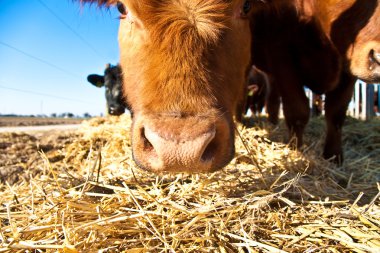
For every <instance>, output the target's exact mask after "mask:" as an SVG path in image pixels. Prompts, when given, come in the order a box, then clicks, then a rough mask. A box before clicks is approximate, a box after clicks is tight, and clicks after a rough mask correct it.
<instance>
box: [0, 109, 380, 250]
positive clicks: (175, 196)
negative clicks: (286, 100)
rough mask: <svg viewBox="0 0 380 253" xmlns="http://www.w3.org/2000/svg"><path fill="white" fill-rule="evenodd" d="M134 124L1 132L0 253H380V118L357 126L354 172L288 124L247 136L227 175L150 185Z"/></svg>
mask: <svg viewBox="0 0 380 253" xmlns="http://www.w3.org/2000/svg"><path fill="white" fill-rule="evenodd" d="M129 125H130V118H129V117H128V116H127V115H124V116H122V117H108V118H94V119H91V120H88V121H84V122H83V123H82V124H81V126H80V128H79V130H77V131H64V132H48V133H44V134H42V133H41V134H37V135H35V134H33V135H31V134H25V133H2V134H0V179H1V184H0V190H1V192H2V194H1V196H0V203H1V206H0V221H1V223H0V252H56V251H59V252H95V251H97V252H134V253H135V252H380V200H379V197H380V185H379V182H380V120H379V119H374V120H371V121H370V122H362V121H357V120H354V119H348V120H347V123H346V126H345V128H344V138H343V139H344V143H345V145H344V150H345V157H346V159H345V163H344V165H343V166H341V167H337V166H336V165H334V164H332V163H330V162H328V161H325V160H323V159H321V152H322V144H323V138H322V137H323V135H324V122H323V120H322V119H321V118H316V119H313V120H312V121H311V122H310V124H309V126H308V129H307V133H306V136H305V142H306V145H305V146H304V147H303V148H302V150H299V151H295V150H291V149H290V148H289V147H288V146H287V145H286V144H284V140H285V139H286V129H285V127H284V125H283V123H282V124H280V126H279V127H276V128H274V127H273V126H269V125H267V124H266V122H265V119H259V120H258V121H255V124H254V125H253V127H252V128H244V127H242V126H238V130H239V134H237V138H236V155H235V158H234V159H233V160H232V162H231V163H230V164H229V165H228V166H227V167H226V168H225V169H223V170H221V171H219V172H215V173H212V174H198V175H187V174H179V175H166V174H165V175H153V174H151V173H147V172H144V171H141V170H140V169H138V168H137V167H136V166H135V164H134V162H133V161H132V154H131V149H130V139H129Z"/></svg>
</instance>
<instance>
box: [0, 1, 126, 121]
mask: <svg viewBox="0 0 380 253" xmlns="http://www.w3.org/2000/svg"><path fill="white" fill-rule="evenodd" d="M0 2H1V7H0V113H1V114H11V113H16V114H23V115H29V114H47V115H50V114H51V113H63V112H72V113H74V114H78V115H83V113H85V112H88V113H90V114H91V115H99V114H100V113H104V112H105V103H106V102H105V98H104V90H103V89H99V88H96V87H94V86H92V85H91V84H90V83H88V82H87V80H86V78H87V75H88V74H92V73H97V74H102V73H103V71H104V68H105V65H106V63H111V64H116V63H117V62H118V60H119V51H118V50H119V49H118V44H117V31H118V24H119V20H118V16H119V13H118V12H117V10H116V9H114V8H113V9H110V10H106V9H99V8H97V6H95V5H92V6H90V5H84V6H83V5H81V4H79V3H78V2H73V1H72V0H0Z"/></svg>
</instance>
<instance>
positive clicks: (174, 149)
mask: <svg viewBox="0 0 380 253" xmlns="http://www.w3.org/2000/svg"><path fill="white" fill-rule="evenodd" d="M215 133H216V130H215V128H211V129H208V130H207V131H205V132H202V133H200V134H199V135H196V136H191V137H190V138H189V135H185V136H184V137H183V138H174V137H173V136H172V135H170V134H168V133H165V132H159V131H155V130H153V129H151V128H149V127H144V128H142V129H141V138H142V139H143V141H144V151H145V153H146V154H145V155H147V156H148V157H149V164H150V168H151V169H153V170H162V169H163V168H165V170H171V171H183V170H184V168H187V170H188V169H189V168H194V169H195V168H196V169H197V170H201V171H202V170H208V169H209V168H210V167H211V164H212V162H213V159H214V156H215V152H216V147H215V143H214V142H213V140H214V139H215ZM190 170H191V169H190Z"/></svg>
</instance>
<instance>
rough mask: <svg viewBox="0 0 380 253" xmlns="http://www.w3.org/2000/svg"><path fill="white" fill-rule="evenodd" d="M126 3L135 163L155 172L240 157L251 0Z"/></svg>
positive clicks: (204, 168)
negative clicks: (237, 124) (237, 137)
mask: <svg viewBox="0 0 380 253" xmlns="http://www.w3.org/2000/svg"><path fill="white" fill-rule="evenodd" d="M85 2H96V3H98V4H99V5H108V4H111V1H103V0H98V1H85ZM122 2H123V3H124V5H125V6H126V9H127V11H128V13H126V14H125V15H123V19H122V20H121V23H120V29H119V44H120V53H121V55H120V64H121V67H122V69H123V76H124V78H125V79H128V83H125V85H124V92H125V95H126V97H127V98H128V102H129V104H130V105H131V107H132V111H133V125H132V142H133V143H132V144H133V145H132V149H133V155H134V158H135V161H136V162H137V164H138V165H139V166H140V167H142V168H144V169H147V170H150V171H154V172H163V171H170V172H180V171H188V172H194V171H198V172H208V171H214V170H217V169H220V168H221V167H223V166H224V165H226V164H227V163H228V162H229V161H230V159H231V158H232V156H233V154H234V126H233V116H234V112H235V108H236V107H237V103H238V101H240V100H241V99H242V96H243V91H244V86H245V78H244V77H245V76H246V74H247V72H248V66H249V65H250V39H251V33H250V26H249V20H248V19H247V18H248V16H249V15H250V13H248V14H245V13H243V9H242V7H243V3H244V2H245V0H193V1H189V0H124V1H122Z"/></svg>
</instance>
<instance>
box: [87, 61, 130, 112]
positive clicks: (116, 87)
mask: <svg viewBox="0 0 380 253" xmlns="http://www.w3.org/2000/svg"><path fill="white" fill-rule="evenodd" d="M87 80H88V81H89V82H90V83H91V84H93V85H94V86H96V87H104V88H105V90H106V101H107V110H108V113H109V114H110V115H116V116H118V115H121V114H123V113H124V112H125V108H126V106H125V101H124V97H123V91H122V89H123V87H122V86H123V82H122V76H121V69H120V66H119V65H117V66H111V65H107V67H106V69H105V71H104V75H103V76H102V75H95V74H92V75H89V76H88V77H87Z"/></svg>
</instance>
